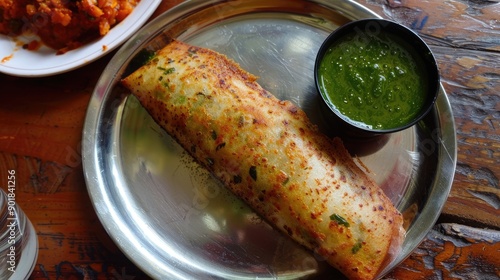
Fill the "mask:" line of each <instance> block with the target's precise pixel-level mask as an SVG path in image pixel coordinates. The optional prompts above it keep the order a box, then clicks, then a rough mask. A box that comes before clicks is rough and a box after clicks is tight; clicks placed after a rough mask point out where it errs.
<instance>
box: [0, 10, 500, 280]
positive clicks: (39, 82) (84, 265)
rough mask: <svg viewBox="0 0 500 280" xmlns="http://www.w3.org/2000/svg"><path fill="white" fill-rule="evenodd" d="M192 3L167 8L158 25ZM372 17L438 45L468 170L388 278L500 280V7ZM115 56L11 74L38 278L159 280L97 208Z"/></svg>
mask: <svg viewBox="0 0 500 280" xmlns="http://www.w3.org/2000/svg"><path fill="white" fill-rule="evenodd" d="M179 2H181V1H163V2H162V4H161V6H160V8H159V9H158V10H157V12H156V13H155V15H154V16H157V15H159V14H160V13H161V12H162V11H165V10H167V9H169V8H170V7H172V6H173V5H174V4H176V3H179ZM359 2H360V3H361V4H364V5H366V6H367V7H369V8H370V9H372V10H373V11H375V12H377V13H379V14H380V15H382V16H383V17H385V18H389V19H393V20H395V21H398V22H400V23H403V24H405V25H406V26H408V27H410V28H412V29H413V30H415V31H416V32H418V33H419V34H420V35H421V36H422V37H423V38H424V40H425V41H427V43H428V44H429V45H430V46H431V49H432V50H433V52H434V54H435V56H436V58H437V60H438V64H439V68H440V71H441V76H442V83H443V86H444V88H445V90H446V92H447V95H448V98H449V100H450V103H451V106H452V108H453V114H454V120H455V125H456V133H457V141H458V162H457V168H456V172H455V176H454V181H453V187H452V190H451V193H450V196H449V199H448V201H447V202H446V204H445V207H444V210H443V213H442V215H441V218H440V220H439V221H438V223H437V224H436V225H435V227H434V228H433V230H432V231H430V232H429V233H428V235H427V237H426V239H425V240H424V242H423V243H422V244H421V245H420V246H419V247H418V249H417V250H415V251H414V252H413V253H412V254H411V256H410V257H409V258H408V259H407V260H405V261H404V262H403V263H402V264H401V265H400V266H398V267H397V268H396V269H395V270H393V271H392V272H391V273H390V274H389V275H387V276H386V277H385V278H386V279H500V270H499V268H500V257H499V256H500V182H499V176H500V133H499V129H500V64H499V61H500V21H499V20H500V17H499V15H500V3H498V2H497V1H482V0H474V1H471V0H449V1H419V0H408V1H404V0H401V1H395V0H391V1H381V0H380V1H378V0H377V1H371V0H362V1H359ZM112 55H113V53H111V54H109V55H107V56H105V57H104V58H102V59H99V60H98V61H96V62H94V63H91V64H89V65H87V66H85V67H82V68H80V69H77V70H75V71H72V72H69V73H65V74H60V75H57V76H53V77H46V78H19V77H12V76H8V75H5V74H0V185H1V186H2V188H5V187H6V186H7V170H11V169H15V170H16V187H17V189H16V202H17V203H18V204H19V206H20V207H21V208H22V209H23V210H24V212H25V213H26V214H27V216H28V217H29V219H30V220H31V221H32V223H33V224H34V226H35V229H36V232H37V234H38V239H39V257H38V260H37V262H36V267H35V270H34V272H33V274H32V275H31V277H30V279H148V277H147V276H146V275H145V274H144V273H143V272H142V271H140V270H139V269H138V268H137V267H136V266H135V265H134V264H133V263H132V262H131V261H130V260H128V259H127V258H126V257H125V256H124V254H123V253H122V252H121V251H120V250H119V249H118V248H117V246H116V245H115V244H114V242H113V241H112V240H111V238H110V237H109V236H108V235H107V233H106V231H105V230H104V228H103V227H102V225H101V224H100V222H99V220H98V218H97V215H96V214H95V212H94V211H93V208H92V204H91V202H90V199H89V196H88V193H87V189H86V186H85V182H84V178H83V168H82V164H81V152H80V149H81V136H82V134H81V132H82V127H83V121H84V117H85V114H86V109H87V106H88V102H89V100H90V97H91V94H92V91H93V89H94V85H95V84H96V81H97V79H98V78H99V76H100V73H101V72H102V70H103V69H104V67H105V66H106V65H107V63H108V61H109V60H110V59H111V57H112Z"/></svg>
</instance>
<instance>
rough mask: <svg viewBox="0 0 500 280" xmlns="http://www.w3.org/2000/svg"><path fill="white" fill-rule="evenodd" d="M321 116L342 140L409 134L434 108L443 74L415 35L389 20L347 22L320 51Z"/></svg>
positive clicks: (317, 77) (317, 68) (316, 68)
mask: <svg viewBox="0 0 500 280" xmlns="http://www.w3.org/2000/svg"><path fill="white" fill-rule="evenodd" d="M314 77H315V83H316V88H317V90H318V92H319V94H320V96H321V102H322V109H323V110H322V111H323V112H324V114H323V115H324V116H326V119H327V121H328V122H329V123H331V125H332V126H333V125H335V127H334V130H337V131H338V132H339V134H340V135H346V136H349V137H370V136H376V135H380V134H387V133H393V132H397V131H400V130H403V129H407V128H409V127H411V126H413V125H415V124H416V123H417V122H419V121H420V120H422V118H424V117H425V116H426V115H427V114H428V113H429V112H430V111H431V109H432V108H433V107H434V102H435V100H436V97H437V94H438V92H439V87H440V78H439V70H438V66H437V63H436V60H435V58H434V55H433V54H432V52H431V50H430V48H429V47H428V46H427V44H426V43H425V42H424V41H423V40H422V38H420V36H419V35H418V34H416V33H415V32H414V31H412V30H411V29H409V28H407V27H405V26H403V25H401V24H398V23H396V22H393V21H390V20H385V19H362V20H357V21H352V22H349V23H347V24H345V25H343V26H341V27H339V28H338V29H336V30H335V31H333V32H332V33H331V34H330V35H329V36H328V37H327V38H326V40H325V41H324V42H323V44H322V45H321V47H320V49H319V51H318V54H317V57H316V61H315V66H314Z"/></svg>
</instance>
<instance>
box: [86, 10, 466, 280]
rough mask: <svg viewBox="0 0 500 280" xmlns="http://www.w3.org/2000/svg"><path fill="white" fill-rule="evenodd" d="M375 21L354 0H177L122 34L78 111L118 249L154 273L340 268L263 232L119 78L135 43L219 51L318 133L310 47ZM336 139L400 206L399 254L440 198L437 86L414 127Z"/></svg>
mask: <svg viewBox="0 0 500 280" xmlns="http://www.w3.org/2000/svg"><path fill="white" fill-rule="evenodd" d="M370 17H372V18H373V17H378V16H377V15H376V14H374V13H373V12H371V11H370V10H368V9H366V8H364V7H363V6H360V5H359V4H357V3H355V2H353V1H325V0H323V1H321V0H314V1H305V0H296V1H290V0H264V1H261V0H239V1H238V0H236V1H187V2H184V3H182V4H181V5H179V6H177V7H175V8H173V9H171V10H169V11H167V12H166V13H164V14H163V15H161V16H159V17H158V18H157V19H155V20H154V21H152V22H151V23H150V24H149V25H147V26H146V27H145V28H143V29H142V30H141V31H140V32H138V33H137V34H136V35H135V36H134V37H132V38H131V39H130V40H129V41H128V42H127V43H126V44H125V45H124V46H123V47H122V48H121V49H120V50H119V51H118V52H117V53H116V55H115V56H114V58H113V59H112V60H111V62H110V63H109V65H108V66H107V68H106V69H105V70H104V72H103V74H102V76H101V78H100V80H99V81H98V84H97V86H96V88H95V91H94V93H93V96H92V98H91V100H90V104H89V107H88V112H87V117H86V120H85V126H84V131H83V151H82V155H83V164H84V171H85V178H86V182H87V186H88V191H89V194H90V196H91V199H92V201H93V204H94V206H95V210H96V212H97V214H98V216H99V218H100V220H101V222H102V224H103V225H104V227H105V228H106V230H107V231H108V233H109V235H110V236H111V237H112V238H113V239H114V240H115V242H116V243H117V244H118V246H119V247H120V248H121V250H122V251H123V252H124V253H125V254H126V255H127V256H128V257H129V258H130V259H131V260H132V261H134V262H135V263H136V264H137V265H138V266H139V267H140V268H141V269H143V270H144V271H145V272H146V273H147V274H149V275H150V276H151V277H153V278H158V279H256V278H259V279H296V278H308V279H309V278H310V279H314V278H318V279H324V276H325V275H328V276H329V277H333V275H338V274H337V273H336V272H335V270H333V269H332V268H330V267H329V266H328V265H327V264H326V262H325V261H324V260H322V259H321V258H319V257H318V256H316V255H314V254H312V253H310V252H308V251H307V250H305V249H303V248H302V247H300V246H298V245H296V244H295V243H294V242H293V241H291V240H289V239H288V237H285V236H283V235H281V234H280V233H278V232H277V231H275V230H273V229H272V228H271V227H270V226H269V225H268V224H267V223H266V222H264V221H262V220H261V219H260V218H259V217H258V216H257V215H255V214H254V213H253V212H252V211H251V210H250V209H249V208H248V207H247V206H246V205H244V204H243V203H242V202H241V201H239V200H238V199H237V198H235V197H234V196H233V195H232V194H231V193H229V192H228V191H227V190H226V189H225V188H224V187H223V186H222V185H221V184H220V183H219V182H218V181H217V180H215V179H214V178H213V177H212V176H211V175H210V174H209V173H207V171H205V170H204V169H203V168H201V167H199V166H198V165H197V164H196V163H195V162H193V160H192V158H191V157H190V156H189V155H188V154H187V153H186V152H185V151H184V150H183V149H182V148H181V147H180V146H179V145H178V144H177V143H176V142H175V141H174V140H172V138H171V137H170V136H168V134H166V133H165V132H164V131H163V130H162V129H161V128H160V127H159V126H158V125H157V124H156V123H155V122H154V121H153V120H152V118H151V117H150V116H149V115H148V114H147V112H146V111H145V110H144V109H143V108H142V107H141V106H140V105H139V103H138V101H137V100H136V99H135V98H133V97H131V96H129V94H127V93H126V92H124V91H123V90H121V89H120V87H119V86H117V83H118V81H119V80H120V78H121V77H122V76H123V75H124V74H125V73H126V72H128V71H130V69H129V68H128V67H129V65H130V64H131V62H132V61H133V58H134V57H136V55H137V54H138V53H140V51H141V50H143V49H157V48H160V47H161V46H162V45H163V44H164V41H165V38H168V37H173V38H178V39H180V40H183V41H186V42H187V43H190V44H194V45H198V46H202V47H208V48H211V49H214V50H216V51H218V52H221V53H224V54H226V55H227V56H228V57H230V58H232V59H234V60H235V61H237V62H238V63H240V64H241V66H242V68H243V69H246V70H248V71H249V72H251V73H253V74H255V75H258V76H260V79H259V83H260V84H261V85H262V86H263V87H264V88H266V89H268V90H269V91H271V92H272V93H274V94H275V95H276V96H277V97H278V98H281V99H288V100H291V101H292V102H294V103H295V104H297V105H298V106H300V107H301V108H303V109H304V110H305V111H306V113H307V114H308V115H309V116H310V118H311V119H312V120H313V121H314V122H315V123H317V124H318V125H319V126H320V128H321V129H322V130H323V131H324V132H325V133H326V134H330V135H333V134H332V133H333V131H332V129H331V128H330V127H328V126H327V125H326V124H325V122H324V119H323V117H322V115H321V114H320V113H319V110H318V107H319V96H318V94H317V92H316V89H315V87H314V78H313V66H314V59H315V55H316V53H317V51H318V49H319V47H320V45H321V43H322V41H323V40H324V39H325V38H326V37H327V35H328V34H329V33H330V32H331V31H332V30H334V29H335V28H337V27H338V26H339V25H341V24H344V23H346V22H349V21H351V20H354V19H360V18H370ZM346 144H347V145H348V147H349V148H350V149H351V151H352V152H353V153H355V154H356V155H357V156H358V158H359V159H361V160H362V161H363V163H364V164H365V165H366V166H367V167H368V168H369V169H371V171H372V173H373V174H374V176H375V179H376V181H377V182H378V183H379V184H380V186H381V187H382V188H383V189H384V191H385V192H386V193H387V194H388V196H389V197H390V198H391V199H392V201H393V202H394V204H395V205H396V206H397V207H398V209H399V210H400V211H401V212H403V213H404V216H405V220H406V227H407V230H408V231H407V236H406V239H405V242H404V244H403V250H402V252H401V253H400V255H399V256H398V257H397V259H396V260H394V261H393V262H392V263H390V264H389V265H388V266H387V267H386V268H385V270H384V271H383V272H382V273H381V275H384V274H386V273H387V272H388V271H389V270H391V269H392V268H394V267H395V266H396V265H397V264H399V263H400V262H401V261H403V260H404V259H405V258H406V257H407V256H408V255H409V254H410V253H411V252H412V251H413V250H414V249H415V248H416V247H417V246H418V244H419V243H420V242H421V241H422V240H423V238H424V237H425V235H426V234H427V232H428V231H429V230H430V228H431V227H432V226H433V224H434V223H435V221H436V220H437V218H438V216H439V213H440V212H441V210H442V207H443V205H444V203H445V201H446V198H447V196H448V193H449V191H450V188H451V184H452V181H453V175H454V171H455V166H456V138H455V127H454V121H453V116H452V112H451V108H450V105H449V102H448V99H447V97H446V93H445V91H444V89H441V92H440V93H439V96H438V99H437V102H436V104H435V108H434V110H433V111H432V113H431V114H430V115H429V116H428V117H427V118H426V119H425V120H423V121H421V122H420V123H418V124H417V125H415V126H414V127H412V128H409V129H407V130H404V131H402V132H399V133H395V134H391V135H390V136H388V137H383V138H380V139H378V140H377V141H373V142H370V143H367V142H364V143H359V142H353V141H346Z"/></svg>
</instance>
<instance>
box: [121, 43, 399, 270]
mask: <svg viewBox="0 0 500 280" xmlns="http://www.w3.org/2000/svg"><path fill="white" fill-rule="evenodd" d="M256 80H257V78H256V77H255V76H254V75H252V74H250V73H248V72H246V71H244V70H242V69H241V68H240V66H239V65H238V64H236V63H235V62H234V61H232V60H231V59H229V58H227V57H226V56H224V55H222V54H219V53H217V52H214V51H212V50H209V49H205V48H200V47H195V46H190V45H188V44H185V43H182V42H180V41H177V40H173V41H172V42H170V43H168V44H167V45H166V46H165V47H164V48H163V49H161V50H159V51H157V53H156V54H155V56H154V57H153V58H152V59H151V60H150V61H149V62H148V63H147V64H145V65H144V66H142V67H140V68H139V69H138V70H136V71H135V72H133V73H132V74H130V75H129V76H128V77H126V78H125V79H123V80H122V84H123V85H124V86H125V87H126V88H128V89H129V90H130V91H131V92H132V93H133V94H134V95H135V96H136V97H137V98H138V100H139V101H140V103H141V104H142V105H143V106H144V107H145V108H146V110H147V111H148V112H149V113H150V114H151V116H152V117H153V119H154V120H155V121H156V122H157V123H158V124H159V125H160V126H161V127H162V128H163V129H165V130H166V131H167V133H169V134H170V135H171V136H172V137H173V138H175V139H176V140H177V141H178V143H179V144H180V145H181V146H182V147H184V149H186V151H188V152H189V153H190V154H191V155H192V156H193V157H194V159H195V160H196V161H197V162H199V163H200V164H201V165H202V166H204V167H205V168H207V169H208V170H209V171H210V172H211V173H212V174H213V175H214V176H215V177H217V178H218V179H219V180H220V181H221V182H222V183H223V184H224V185H225V186H226V187H227V188H229V189H230V190H231V191H232V192H233V193H234V194H235V195H236V196H238V197H239V198H241V199H242V200H244V201H245V202H246V203H247V204H248V205H249V206H250V207H251V208H252V209H253V210H254V211H256V212H257V213H258V214H259V215H260V216H262V217H263V218H264V219H265V220H267V221H268V222H269V223H270V224H271V225H272V226H274V227H275V228H276V229H277V230H280V231H282V232H283V233H284V234H286V235H288V236H290V237H291V238H292V239H294V240H295V241H296V242H298V243H300V244H302V245H303V246H305V247H306V248H308V249H310V250H312V251H314V252H315V253H317V254H319V255H320V256H322V257H323V258H324V259H325V260H326V261H327V262H328V263H329V264H331V265H332V266H333V267H335V268H336V269H338V270H339V271H341V272H342V273H343V274H344V275H346V276H347V277H348V278H350V279H373V278H375V277H376V276H377V275H378V273H379V272H380V270H381V269H382V268H383V267H384V265H385V264H386V263H387V262H388V261H389V260H390V259H391V258H392V257H393V256H394V255H395V254H397V252H398V248H399V247H400V245H401V242H402V240H403V236H404V230H403V228H402V224H403V219H402V216H401V214H400V213H399V211H398V210H397V209H396V208H395V207H394V206H393V204H392V203H391V201H390V200H389V199H388V198H387V197H386V196H385V194H384V192H383V190H382V189H380V188H379V187H378V186H377V185H376V184H375V182H374V181H373V180H372V179H371V178H370V177H369V176H368V175H367V174H366V173H365V172H364V171H363V170H362V169H360V168H359V167H358V165H356V163H355V162H354V160H353V159H352V157H351V156H350V155H349V153H348V152H347V151H346V149H345V148H344V146H343V144H342V142H341V140H340V139H338V138H335V139H330V138H329V137H327V136H325V135H323V134H322V133H320V132H319V130H318V128H317V127H316V126H315V125H314V124H313V123H311V122H310V120H309V119H308V118H307V116H306V114H305V113H304V112H303V111H302V110H301V109H300V108H298V107H297V106H295V105H293V104H292V103H291V102H289V101H282V100H279V99H277V98H276V97H275V96H273V95H272V94H271V93H269V92H268V91H266V90H265V89H263V88H262V87H261V86H260V85H259V84H258V83H257V82H256Z"/></svg>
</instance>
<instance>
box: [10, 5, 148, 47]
mask: <svg viewBox="0 0 500 280" xmlns="http://www.w3.org/2000/svg"><path fill="white" fill-rule="evenodd" d="M139 1H140V0H76V1H69V0H0V33H1V34H5V35H8V36H19V35H21V34H25V33H32V34H36V35H38V36H39V37H40V40H41V41H42V42H43V43H44V44H45V45H47V46H49V47H51V48H53V49H56V50H57V51H58V53H59V54H61V53H65V52H67V51H69V50H72V49H76V48H78V47H80V46H82V45H84V44H86V43H88V42H89V41H91V40H94V39H96V38H98V37H101V36H104V35H106V34H107V33H108V32H109V30H110V29H111V28H112V27H113V26H115V25H116V24H117V23H119V22H121V21H122V20H123V19H125V18H126V17H127V16H128V15H129V14H130V13H131V12H132V10H133V9H134V7H135V6H136V5H137V3H139Z"/></svg>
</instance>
